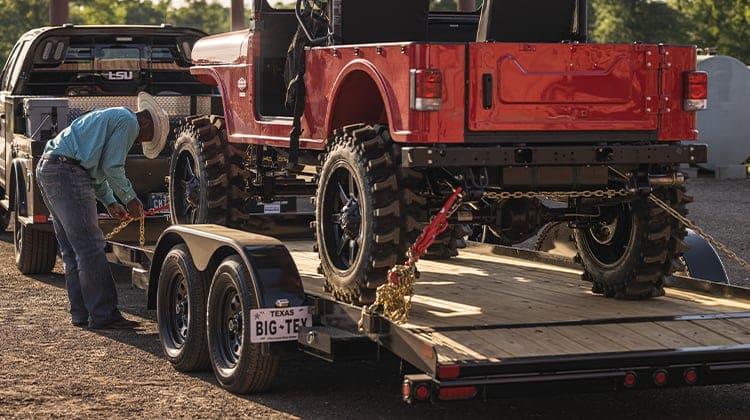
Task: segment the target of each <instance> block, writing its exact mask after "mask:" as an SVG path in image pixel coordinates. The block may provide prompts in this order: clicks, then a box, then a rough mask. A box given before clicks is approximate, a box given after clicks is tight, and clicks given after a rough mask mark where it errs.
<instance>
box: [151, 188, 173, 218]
mask: <svg viewBox="0 0 750 420" xmlns="http://www.w3.org/2000/svg"><path fill="white" fill-rule="evenodd" d="M168 203H169V197H168V196H167V193H163V192H157V193H149V194H148V209H158V208H161V207H165V206H166V205H167V204H168ZM157 214H169V209H168V208H163V209H161V210H159V212H158V213H157Z"/></svg>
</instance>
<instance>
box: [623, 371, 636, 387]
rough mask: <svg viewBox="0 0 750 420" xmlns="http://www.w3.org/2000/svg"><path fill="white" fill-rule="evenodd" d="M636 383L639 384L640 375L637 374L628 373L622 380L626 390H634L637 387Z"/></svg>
mask: <svg viewBox="0 0 750 420" xmlns="http://www.w3.org/2000/svg"><path fill="white" fill-rule="evenodd" d="M636 382H638V375H637V374H636V373H635V372H632V371H631V372H628V373H626V374H625V377H624V378H623V379H622V385H623V386H624V387H625V388H632V387H634V386H635V384H636Z"/></svg>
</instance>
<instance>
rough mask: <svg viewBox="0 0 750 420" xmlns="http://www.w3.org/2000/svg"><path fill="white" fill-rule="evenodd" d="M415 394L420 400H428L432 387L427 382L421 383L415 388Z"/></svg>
mask: <svg viewBox="0 0 750 420" xmlns="http://www.w3.org/2000/svg"><path fill="white" fill-rule="evenodd" d="M414 396H415V397H416V398H417V399H418V400H426V399H428V398H430V388H429V387H428V386H427V385H426V384H419V385H417V389H415V390H414Z"/></svg>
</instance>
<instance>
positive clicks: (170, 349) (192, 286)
mask: <svg viewBox="0 0 750 420" xmlns="http://www.w3.org/2000/svg"><path fill="white" fill-rule="evenodd" d="M205 287H206V282H205V281H204V277H203V275H202V274H201V273H199V272H198V270H197V269H196V268H195V264H194V263H193V258H192V257H191V256H190V253H189V252H188V249H187V247H186V246H185V245H182V244H180V245H177V246H175V247H174V248H172V249H171V250H170V251H169V253H167V256H166V257H165V258H164V263H163V265H162V268H161V271H160V273H159V289H158V292H157V295H156V319H157V323H158V324H159V338H160V339H161V346H162V349H164V354H165V355H166V357H167V360H169V363H171V364H172V366H174V368H175V369H177V370H179V371H181V372H191V371H197V370H205V369H206V368H208V344H207V343H206V292H205Z"/></svg>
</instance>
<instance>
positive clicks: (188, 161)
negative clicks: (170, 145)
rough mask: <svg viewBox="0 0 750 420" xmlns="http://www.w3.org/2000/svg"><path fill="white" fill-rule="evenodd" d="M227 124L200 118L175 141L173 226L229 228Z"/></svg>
mask: <svg viewBox="0 0 750 420" xmlns="http://www.w3.org/2000/svg"><path fill="white" fill-rule="evenodd" d="M228 169H229V168H228V165H227V141H226V138H225V131H224V120H223V119H222V118H220V117H215V116H212V117H206V116H201V117H197V118H194V119H192V120H190V121H188V123H187V124H186V125H185V127H184V128H183V130H182V131H181V132H180V134H179V135H178V136H177V140H175V144H174V151H173V152H172V159H171V161H170V165H169V180H170V182H169V202H170V209H169V212H170V216H171V218H172V223H173V224H198V223H216V224H219V225H226V224H227V215H228V212H229V197H228V187H229V170H228Z"/></svg>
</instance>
